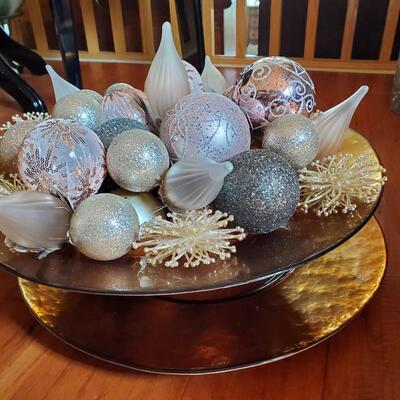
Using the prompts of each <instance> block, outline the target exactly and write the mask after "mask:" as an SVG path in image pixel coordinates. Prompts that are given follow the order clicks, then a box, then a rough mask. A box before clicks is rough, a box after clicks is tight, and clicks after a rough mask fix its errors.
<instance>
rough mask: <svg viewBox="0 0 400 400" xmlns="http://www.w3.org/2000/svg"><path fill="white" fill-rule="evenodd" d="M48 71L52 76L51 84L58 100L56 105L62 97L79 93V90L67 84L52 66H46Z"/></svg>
mask: <svg viewBox="0 0 400 400" xmlns="http://www.w3.org/2000/svg"><path fill="white" fill-rule="evenodd" d="M46 70H47V72H48V74H49V76H50V79H51V83H52V85H53V90H54V97H55V98H56V103H57V101H58V100H60V99H61V98H62V97H65V96H67V95H69V94H72V93H76V92H79V89H78V88H77V87H76V86H74V85H72V84H71V83H69V82H67V81H66V80H65V79H63V78H61V76H60V75H58V74H57V72H56V71H54V68H53V67H51V66H50V65H46Z"/></svg>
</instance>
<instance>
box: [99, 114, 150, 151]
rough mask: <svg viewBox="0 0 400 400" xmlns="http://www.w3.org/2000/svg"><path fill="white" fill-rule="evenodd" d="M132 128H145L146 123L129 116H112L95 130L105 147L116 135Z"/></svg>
mask: <svg viewBox="0 0 400 400" xmlns="http://www.w3.org/2000/svg"><path fill="white" fill-rule="evenodd" d="M132 129H142V130H147V127H146V125H144V124H142V123H141V122H139V121H135V120H134V119H130V118H114V119H110V120H108V121H106V122H104V123H103V124H101V125H100V126H99V127H98V128H97V129H96V130H95V132H96V133H97V136H98V137H99V138H100V140H101V141H102V142H103V144H104V147H105V148H106V149H107V148H108V147H109V146H110V144H111V142H112V141H113V140H114V138H115V137H116V136H118V135H119V134H121V133H122V132H125V131H130V130H132Z"/></svg>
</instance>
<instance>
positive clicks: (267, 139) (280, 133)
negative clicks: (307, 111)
mask: <svg viewBox="0 0 400 400" xmlns="http://www.w3.org/2000/svg"><path fill="white" fill-rule="evenodd" d="M262 147H263V148H264V149H267V150H272V151H274V152H275V153H278V154H280V155H281V156H283V157H285V158H286V159H287V160H288V161H289V162H290V163H291V164H292V165H293V167H294V168H295V169H300V168H303V167H305V166H307V165H308V164H309V163H310V162H311V161H313V160H314V158H315V156H316V155H317V153H318V133H317V131H316V130H315V128H314V125H313V123H312V122H311V120H310V119H308V118H306V117H303V116H302V115H295V114H288V115H283V116H282V117H279V118H276V119H275V120H273V121H272V122H271V123H270V124H269V125H267V126H266V127H265V128H264V134H263V140H262Z"/></svg>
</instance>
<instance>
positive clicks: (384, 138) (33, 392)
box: [0, 64, 400, 400]
mask: <svg viewBox="0 0 400 400" xmlns="http://www.w3.org/2000/svg"><path fill="white" fill-rule="evenodd" d="M56 66H57V67H58V69H59V64H56ZM147 68H148V67H147V66H138V65H133V64H125V65H122V64H119V65H113V64H84V65H83V77H84V82H85V87H87V88H91V89H95V90H98V91H100V92H101V91H103V90H104V89H106V87H107V86H108V85H110V84H112V83H114V82H120V81H125V82H128V83H131V84H133V85H134V86H136V87H138V88H140V89H142V88H143V82H144V78H145V74H146V70H147ZM236 72H237V71H235V70H232V69H229V70H228V69H227V70H225V71H224V73H225V74H226V75H227V77H228V78H229V80H231V81H232V80H234V77H235V74H236ZM312 77H313V79H314V82H315V84H316V87H317V102H318V107H319V108H320V109H322V110H323V109H326V108H327V107H330V106H332V105H334V104H336V103H338V102H339V101H340V100H342V99H343V98H345V97H347V96H348V95H350V94H351V93H353V92H354V91H355V90H356V89H357V88H358V87H359V86H361V85H363V84H367V85H369V86H370V92H369V94H368V95H367V97H366V99H365V100H364V101H363V103H362V104H361V106H360V108H359V110H358V111H357V114H356V116H355V118H354V120H353V122H352V127H353V128H355V129H356V130H358V131H360V132H362V133H363V134H364V135H365V136H366V137H367V138H368V139H369V140H370V141H371V143H372V144H373V145H374V147H375V148H376V150H377V152H378V153H379V155H380V157H381V160H382V163H383V164H384V165H385V167H386V168H387V169H388V175H389V183H388V185H387V187H386V189H385V193H384V197H383V200H382V203H381V205H380V208H379V210H378V212H377V216H378V219H379V221H380V223H381V225H382V227H383V230H384V232H385V235H386V239H387V245H388V250H389V269H388V272H387V274H386V276H385V279H384V282H383V284H382V286H381V288H380V289H379V291H378V293H377V295H376V296H375V298H374V299H373V300H372V301H371V302H370V304H369V305H368V306H367V308H366V309H365V310H364V311H363V313H362V314H361V315H360V316H359V317H358V318H357V319H356V320H354V321H353V322H352V323H351V324H350V325H348V326H347V327H346V328H345V329H344V330H343V331H341V332H340V333H339V334H337V335H336V336H334V337H333V338H331V339H330V340H327V341H325V342H324V343H322V344H320V345H318V346H316V347H314V348H312V349H310V350H308V351H306V352H304V353H302V354H299V355H297V356H294V357H292V358H289V359H285V360H282V361H279V362H277V363H274V364H269V365H265V366H262V367H258V368H254V369H248V370H243V371H239V372H233V373H228V374H223V375H212V376H200V377H174V376H161V375H160V376H157V375H147V374H143V373H137V372H133V371H129V370H125V369H122V368H117V367H114V366H110V365H108V364H106V363H104V362H101V361H97V360H94V359H92V358H90V357H89V356H86V355H84V354H81V353H80V352H78V351H77V350H74V349H71V348H69V347H68V346H67V345H65V344H63V343H61V342H60V341H58V340H57V339H56V338H54V337H52V336H51V335H50V334H49V333H47V332H46V331H44V329H43V328H41V327H40V326H39V325H38V324H37V323H35V322H34V321H33V319H32V317H31V316H30V314H29V311H28V310H27V308H26V307H25V305H24V304H23V302H22V300H21V298H20V296H19V293H18V290H17V285H16V279H15V277H14V276H11V275H9V274H8V273H5V272H3V271H0V400H6V399H21V400H26V399H29V400H37V399H50V400H53V399H60V400H64V399H82V400H86V399H107V400H108V399H123V400H128V399H146V400H151V399H155V400H156V399H157V400H158V399H162V400H178V399H179V400H189V399H218V400H223V399H226V400H235V399H241V400H243V399H249V400H258V399H268V400H269V399H272V400H289V399H290V400H294V399H296V400H298V399H302V400H303V399H304V400H315V399H321V400H322V399H323V400H350V399H351V400H389V399H391V400H398V399H400V265H399V260H400V206H399V203H400V181H399V176H400V174H399V168H400V145H399V139H400V116H395V115H394V114H392V113H391V112H390V111H389V101H390V89H391V83H392V77H390V76H382V75H366V74H363V75H361V74H359V75H358V74H344V73H342V74H339V73H323V72H315V73H312ZM27 79H28V80H29V81H30V82H31V83H32V85H33V86H34V87H35V88H37V89H38V90H39V92H40V93H41V94H42V95H43V96H44V98H45V99H46V100H47V101H48V102H49V104H51V103H52V102H53V98H52V95H51V89H50V86H49V85H50V84H49V79H48V78H47V77H40V78H35V77H33V78H32V77H27ZM15 112H18V107H17V105H16V104H15V103H14V102H13V101H12V100H11V99H9V98H7V97H6V96H5V94H4V93H2V92H0V117H1V118H0V121H3V120H6V119H8V118H9V117H10V116H11V114H13V113H15ZM77 323H79V321H78V320H77ZM160 340H162V338H160Z"/></svg>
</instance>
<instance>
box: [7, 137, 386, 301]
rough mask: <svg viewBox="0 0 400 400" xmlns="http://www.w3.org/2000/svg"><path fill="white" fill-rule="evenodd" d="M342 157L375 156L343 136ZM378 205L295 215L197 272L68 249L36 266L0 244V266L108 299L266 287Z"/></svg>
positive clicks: (337, 240) (353, 228)
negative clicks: (100, 258)
mask: <svg viewBox="0 0 400 400" xmlns="http://www.w3.org/2000/svg"><path fill="white" fill-rule="evenodd" d="M341 151H342V152H349V153H352V154H354V155H358V154H360V153H368V154H369V155H371V156H372V157H374V158H375V159H377V155H376V153H375V152H374V150H373V148H372V147H371V146H370V144H369V143H368V141H367V140H366V139H365V138H364V137H363V136H361V135H360V134H358V133H357V132H355V131H353V130H349V131H348V133H347V135H346V138H345V142H344V144H343V146H342V149H341ZM378 203H379V199H378V200H377V201H376V202H375V203H373V204H368V205H360V206H359V207H358V208H357V210H356V211H355V212H353V213H352V214H337V215H332V216H329V217H327V218H325V217H317V216H315V215H314V214H313V213H312V212H310V213H309V214H303V213H301V212H297V213H296V214H295V215H294V216H293V217H292V219H291V220H290V221H289V223H288V225H287V227H286V228H284V229H279V230H276V231H274V232H271V233H269V234H266V235H250V236H248V238H247V239H246V240H244V241H243V242H240V243H238V244H237V254H236V255H235V256H234V257H232V258H231V259H230V260H228V261H219V262H216V263H214V264H212V265H201V266H199V267H197V268H183V267H179V268H165V267H163V266H162V265H160V266H157V267H151V266H148V267H146V268H143V267H142V266H141V264H140V254H139V253H137V252H136V253H135V252H134V251H132V252H130V253H129V254H128V255H126V256H124V257H122V258H120V259H118V260H115V261H111V262H99V261H94V260H90V259H88V258H87V257H85V256H84V255H82V254H80V253H79V251H77V250H76V249H74V248H73V247H72V246H66V247H65V248H64V249H62V250H61V251H58V252H55V253H53V254H50V255H49V256H48V257H46V258H45V259H42V260H38V259H37V257H36V256H35V255H32V254H15V253H12V252H10V251H9V250H8V248H7V247H6V246H5V245H4V244H3V240H1V239H0V242H1V245H0V263H1V264H3V266H4V267H5V268H6V269H8V270H10V271H11V272H13V273H15V274H17V275H18V276H20V277H22V278H24V279H27V280H29V281H33V282H37V283H40V284H43V285H46V286H52V287H57V288H62V289H67V290H70V291H78V292H88V293H98V294H110V295H133V296H149V295H152V296H153V295H182V294H187V293H198V292H207V291H218V290H221V289H226V288H231V289H232V288H236V287H239V286H243V285H254V284H256V283H257V282H258V283H259V284H260V283H261V284H262V282H265V281H270V280H271V277H272V276H274V275H275V276H278V275H277V274H280V275H284V273H285V272H288V273H289V272H290V271H291V270H293V269H294V268H296V267H298V266H300V265H302V264H306V263H309V262H310V261H312V260H314V259H316V258H318V257H320V256H322V255H324V254H325V253H327V252H329V251H331V250H332V249H334V248H336V247H337V246H339V245H341V244H342V243H344V242H345V241H346V240H348V239H349V238H350V237H352V236H353V235H354V234H355V233H357V232H358V231H359V230H360V229H361V228H362V227H363V226H364V225H365V223H366V222H367V221H368V220H369V219H370V218H371V216H372V215H373V214H374V212H375V209H376V207H377V205H378Z"/></svg>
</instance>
